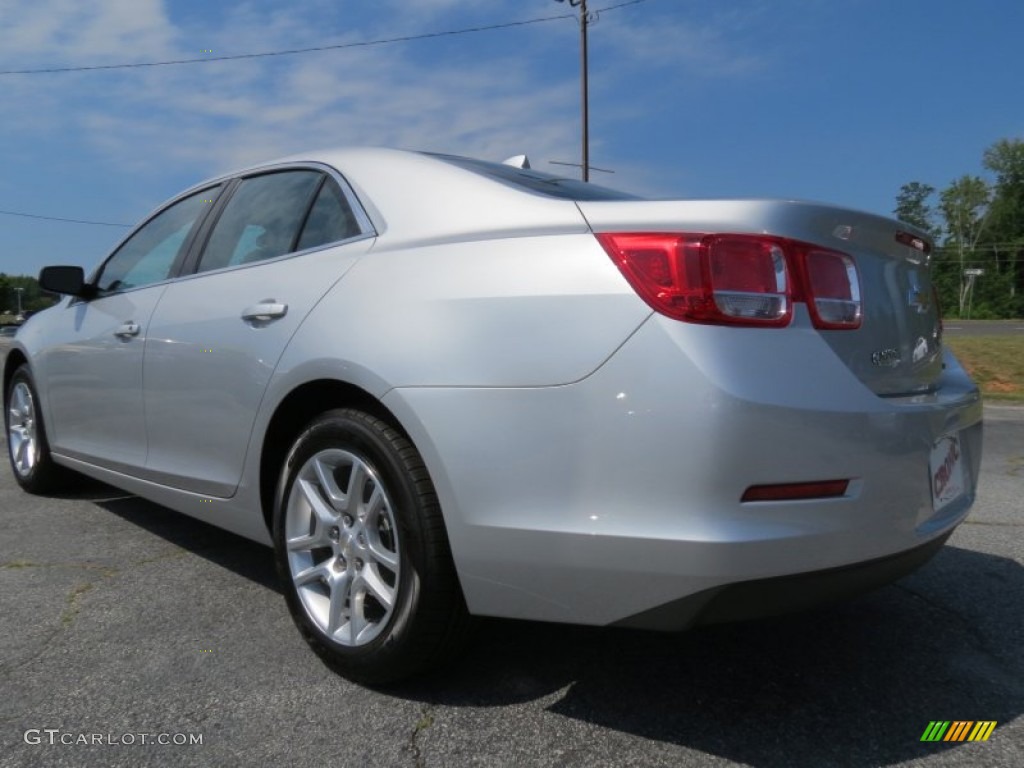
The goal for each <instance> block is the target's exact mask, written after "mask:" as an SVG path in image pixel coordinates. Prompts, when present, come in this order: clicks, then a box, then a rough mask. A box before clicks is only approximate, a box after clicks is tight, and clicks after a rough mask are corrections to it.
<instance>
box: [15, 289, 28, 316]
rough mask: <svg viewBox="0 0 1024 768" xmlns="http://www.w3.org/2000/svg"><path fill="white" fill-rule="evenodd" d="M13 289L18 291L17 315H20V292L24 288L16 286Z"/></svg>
mask: <svg viewBox="0 0 1024 768" xmlns="http://www.w3.org/2000/svg"><path fill="white" fill-rule="evenodd" d="M14 290H16V291H17V292H18V317H21V292H22V291H24V290H25V289H24V288H17V287H16V288H15V289H14Z"/></svg>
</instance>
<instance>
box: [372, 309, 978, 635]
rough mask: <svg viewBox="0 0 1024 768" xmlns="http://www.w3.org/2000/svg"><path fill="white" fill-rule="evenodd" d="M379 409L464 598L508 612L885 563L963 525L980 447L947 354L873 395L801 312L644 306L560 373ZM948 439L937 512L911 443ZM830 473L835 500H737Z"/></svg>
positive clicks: (435, 393) (392, 396)
mask: <svg viewBox="0 0 1024 768" xmlns="http://www.w3.org/2000/svg"><path fill="white" fill-rule="evenodd" d="M798 319H799V318H798ZM385 404H386V405H388V407H389V408H391V409H392V411H393V412H394V413H395V414H396V416H398V418H399V419H400V420H401V421H402V423H403V425H404V426H405V427H406V429H407V430H408V431H409V433H410V436H411V437H412V439H413V441H414V442H415V444H416V445H417V447H418V448H419V449H420V451H421V453H422V454H423V456H424V460H425V461H426V464H427V467H428V469H429V471H430V473H431V477H432V478H433V480H434V483H435V486H436V488H437V491H438V495H439V497H440V500H441V506H442V509H443V510H444V514H445V521H446V523H447V526H448V533H449V539H450V541H451V545H452V552H453V556H454V559H455V563H456V567H457V569H458V572H459V577H460V580H461V583H462V587H463V591H464V593H465V595H466V600H467V604H468V606H469V609H470V611H471V612H473V613H477V614H483V615H493V616H506V617H511V618H524V619H537V620H546V621H563V622H574V623H582V624H597V625H604V624H614V623H618V622H624V621H626V622H628V621H631V620H632V619H633V618H634V617H637V616H640V615H643V614H645V613H647V612H649V611H653V610H658V609H661V608H662V607H664V606H666V605H669V604H674V603H676V602H677V601H683V600H684V599H686V598H691V597H693V596H695V595H706V596H707V597H706V599H705V600H704V603H711V602H714V603H718V602H720V601H721V600H725V599H726V598H724V597H723V598H716V597H715V596H716V595H718V594H720V593H722V592H723V591H724V590H725V589H726V588H727V587H730V585H738V584H749V583H757V582H764V581H766V580H771V579H775V578H778V577H788V576H793V575H795V574H814V573H822V572H827V571H830V570H831V569H834V568H841V567H845V566H851V565H858V564H863V563H870V562H872V561H875V560H879V559H884V558H889V557H895V558H897V559H898V558H899V557H900V556H901V555H902V554H903V553H909V552H912V551H915V550H918V549H920V548H926V547H927V546H928V545H930V544H934V543H935V542H941V541H942V540H944V539H945V538H946V537H947V536H948V535H949V534H950V533H951V532H952V530H953V529H954V528H955V527H956V526H957V525H958V524H959V523H960V522H962V521H963V519H964V518H965V517H966V515H967V513H968V511H969V509H970V506H971V504H972V503H973V501H974V493H975V488H976V485H977V477H978V469H979V465H980V461H981V436H982V425H981V401H980V398H979V396H978V392H977V388H976V387H975V386H974V385H973V383H972V382H971V381H970V379H969V378H968V377H967V375H966V373H965V372H964V371H963V370H962V368H961V367H960V366H959V364H958V363H957V362H956V360H955V359H954V358H952V357H948V359H947V367H946V370H945V371H944V373H943V378H942V381H941V382H939V387H938V388H937V390H936V392H934V393H933V394H929V395H922V396H917V397H914V398H903V399H895V398H881V397H877V396H875V395H874V394H873V393H872V392H871V391H869V390H868V389H867V388H866V387H865V386H864V385H863V384H861V382H860V381H858V380H857V379H856V377H854V376H853V375H852V374H851V373H850V371H849V370H848V369H847V368H846V367H845V366H844V365H843V364H842V362H841V361H840V360H839V359H838V358H837V357H836V355H835V354H834V353H833V352H832V350H831V349H830V348H829V346H828V345H827V343H825V341H824V340H823V339H822V338H821V337H820V336H819V335H818V332H817V331H814V330H813V329H812V328H810V327H809V325H808V326H807V327H806V328H802V327H799V325H797V326H796V327H791V328H787V329H780V330H778V331H775V330H767V331H766V330H762V329H737V328H719V327H713V326H694V325H688V324H685V323H676V322H672V321H668V320H665V319H663V318H661V317H659V316H656V315H655V316H652V317H651V318H650V319H649V320H648V321H647V322H646V323H645V324H644V325H643V326H641V327H640V329H638V330H637V332H636V333H635V334H634V335H633V336H632V337H631V338H630V339H629V340H628V341H627V342H626V343H625V344H624V345H623V346H622V347H621V348H620V349H619V350H618V351H617V352H616V353H615V354H614V355H612V357H611V358H610V359H609V360H608V361H607V362H606V363H605V364H604V365H603V366H602V367H601V368H599V369H598V370H597V371H596V372H595V373H593V374H592V375H590V376H588V377H587V378H585V379H583V380H582V381H579V382H577V383H575V384H571V385H566V386H558V387H533V388H518V387H509V388H496V387H495V388H458V389H456V388H440V387H436V388H404V389H396V390H392V392H391V393H389V395H388V396H387V397H386V398H385ZM949 434H957V435H958V436H959V437H960V443H961V447H962V452H963V461H964V468H965V473H966V474H965V486H966V488H965V492H964V493H963V495H962V496H961V497H960V498H958V499H957V500H956V501H954V502H953V503H951V504H948V505H947V506H945V507H943V508H942V509H941V510H939V511H936V510H935V507H934V504H933V501H932V495H931V473H930V470H929V455H930V452H931V449H932V447H933V446H934V445H935V443H936V441H937V440H939V438H941V437H943V436H945V435H949ZM843 478H848V479H850V480H851V483H850V486H849V490H848V492H847V493H846V495H845V496H843V497H839V498H830V499H813V500H806V501H796V502H794V501H788V502H748V503H743V502H741V501H740V499H741V497H742V495H743V492H744V490H745V489H747V488H748V487H749V486H751V485H760V484H776V483H787V482H789V483H799V482H811V481H821V480H832V479H843ZM935 546H939V544H935ZM906 562H910V563H913V562H915V560H914V558H909V559H908V560H907V561H906ZM921 562H923V560H922V561H921ZM877 573H880V574H882V575H884V574H885V573H887V571H886V570H885V569H882V570H880V571H877ZM898 575H900V574H897V576H898ZM895 577H896V576H894V578H895ZM810 578H811V580H812V581H813V579H814V578H816V577H810ZM746 589H747V588H746V587H744V588H742V589H740V588H738V587H737V588H736V589H735V590H733V591H737V590H738V591H739V592H743V591H745V590H746ZM808 594H810V593H808ZM697 603H700V604H699V605H697ZM695 605H696V608H695V609H694V610H693V611H692V612H693V613H694V615H696V614H697V613H699V612H700V611H701V610H703V608H702V607H701V606H702V605H703V603H701V602H700V600H697V601H696V602H695ZM723 605H724V603H723ZM708 610H710V609H708ZM718 610H724V608H723V609H718V608H715V611H718ZM684 614H685V612H684ZM710 615H712V616H714V615H715V613H711V614H710ZM686 621H687V619H686V616H685V615H683V618H682V622H683V623H685V622H686ZM670 624H671V622H670Z"/></svg>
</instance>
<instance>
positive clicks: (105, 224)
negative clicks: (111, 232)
mask: <svg viewBox="0 0 1024 768" xmlns="http://www.w3.org/2000/svg"><path fill="white" fill-rule="evenodd" d="M0 215H4V216H21V217H22V218H26V219H42V220H43V221H63V222H66V223H68V224H95V225H97V226H100V227H125V228H128V227H131V226H132V225H131V224H115V223H114V222H111V221H89V220H88V219H64V218H61V217H60V216H40V215H38V214H35V213H21V212H20V211H0Z"/></svg>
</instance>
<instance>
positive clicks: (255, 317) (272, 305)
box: [242, 299, 288, 323]
mask: <svg viewBox="0 0 1024 768" xmlns="http://www.w3.org/2000/svg"><path fill="white" fill-rule="evenodd" d="M286 314H288V305H287V304H282V303H281V302H279V301H274V300H273V299H264V300H263V301H261V302H260V303H259V304H253V305H252V306H251V307H246V308H245V310H244V311H243V312H242V319H243V320H247V321H249V322H257V323H269V322H270V321H271V320H276V319H277V318H279V317H284V316H285V315H286Z"/></svg>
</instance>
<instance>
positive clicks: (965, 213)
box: [939, 175, 991, 317]
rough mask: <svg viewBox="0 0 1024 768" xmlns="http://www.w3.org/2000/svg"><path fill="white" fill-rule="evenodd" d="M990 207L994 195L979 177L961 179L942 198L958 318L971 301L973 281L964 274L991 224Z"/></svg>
mask: <svg viewBox="0 0 1024 768" xmlns="http://www.w3.org/2000/svg"><path fill="white" fill-rule="evenodd" d="M990 203H991V193H990V190H989V187H988V184H986V183H985V180H984V179H982V178H981V177H980V176H970V175H965V176H961V177H960V178H959V179H957V180H956V181H954V182H952V183H951V184H950V185H949V186H948V187H946V188H945V189H944V190H942V193H941V194H940V195H939V210H940V211H941V212H942V217H943V219H944V222H945V227H944V228H945V231H946V241H945V248H944V252H945V253H946V257H947V258H946V261H947V268H948V263H949V260H950V256H952V258H953V260H954V263H955V264H956V265H957V273H958V279H957V286H958V287H957V297H956V307H957V309H958V316H959V317H963V316H964V309H965V307H966V304H967V300H968V294H967V291H968V288H970V287H971V281H970V280H969V278H968V276H967V275H965V274H964V270H965V269H971V268H972V267H971V266H969V262H973V261H974V257H975V249H976V247H977V245H978V241H979V239H980V237H981V235H982V233H983V232H984V231H985V226H986V224H987V223H988V213H989V205H990ZM979 268H982V269H983V267H979ZM947 306H948V304H947Z"/></svg>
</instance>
